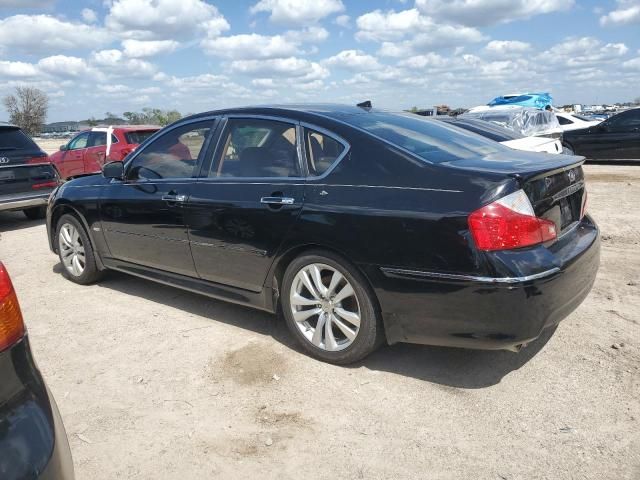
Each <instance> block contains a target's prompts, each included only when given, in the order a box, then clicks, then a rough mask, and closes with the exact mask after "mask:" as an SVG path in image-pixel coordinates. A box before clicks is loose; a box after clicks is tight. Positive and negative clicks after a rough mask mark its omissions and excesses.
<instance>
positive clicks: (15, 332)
mask: <svg viewBox="0 0 640 480" xmlns="http://www.w3.org/2000/svg"><path fill="white" fill-rule="evenodd" d="M23 336H24V323H23V322H22V313H21V312H20V305H19V304H18V297H16V292H15V290H14V289H13V285H12V284H11V279H10V278H9V274H8V273H7V270H6V268H5V267H4V265H3V264H2V262H0V352H1V351H3V350H6V349H7V348H9V347H10V346H11V345H13V344H15V343H16V342H17V341H18V340H20V339H21V338H22V337H23Z"/></svg>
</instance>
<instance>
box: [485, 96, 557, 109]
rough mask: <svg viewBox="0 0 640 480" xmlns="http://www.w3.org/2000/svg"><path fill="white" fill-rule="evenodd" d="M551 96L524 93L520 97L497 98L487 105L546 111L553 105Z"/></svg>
mask: <svg viewBox="0 0 640 480" xmlns="http://www.w3.org/2000/svg"><path fill="white" fill-rule="evenodd" d="M551 102H552V99H551V95H549V94H548V93H524V94H522V95H518V96H511V95H509V96H507V97H496V98H494V99H493V100H491V101H490V102H489V103H487V105H489V106H490V107H495V106H496V105H519V106H521V107H534V108H539V109H541V110H544V109H545V108H546V107H547V106H548V105H551Z"/></svg>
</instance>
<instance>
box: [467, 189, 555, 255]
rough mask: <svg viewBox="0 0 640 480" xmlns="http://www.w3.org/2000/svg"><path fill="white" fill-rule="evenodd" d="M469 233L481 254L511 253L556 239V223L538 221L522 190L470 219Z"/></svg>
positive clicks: (484, 208) (474, 213) (475, 213)
mask: <svg viewBox="0 0 640 480" xmlns="http://www.w3.org/2000/svg"><path fill="white" fill-rule="evenodd" d="M469 229H470V230H471V235H472V236H473V240H474V241H475V243H476V246H477V247H478V248H479V249H480V250H509V249H513V248H521V247H528V246H531V245H537V244H539V243H543V242H548V241H549V240H553V239H555V238H556V236H557V234H556V225H555V223H553V222H551V221H549V220H545V219H543V218H538V217H536V215H535V213H534V211H533V207H532V206H531V202H529V198H528V197H527V194H526V193H524V191H522V190H518V191H517V192H513V193H511V194H509V195H507V196H506V197H503V198H501V199H500V200H496V201H495V202H493V203H491V204H489V205H487V206H485V207H482V208H481V209H479V210H476V211H475V212H473V213H472V214H471V215H469Z"/></svg>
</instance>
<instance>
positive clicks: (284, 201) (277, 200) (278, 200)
mask: <svg viewBox="0 0 640 480" xmlns="http://www.w3.org/2000/svg"><path fill="white" fill-rule="evenodd" d="M294 202H295V198H291V197H262V198H261V199H260V203H266V204H267V205H293V203H294Z"/></svg>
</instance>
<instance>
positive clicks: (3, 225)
mask: <svg viewBox="0 0 640 480" xmlns="http://www.w3.org/2000/svg"><path fill="white" fill-rule="evenodd" d="M38 225H44V219H42V220H29V219H28V218H27V217H25V215H24V213H22V212H0V235H1V234H3V233H5V232H11V231H15V230H22V229H23V228H30V227H36V226H38ZM45 237H46V235H45ZM45 241H46V240H45Z"/></svg>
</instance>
